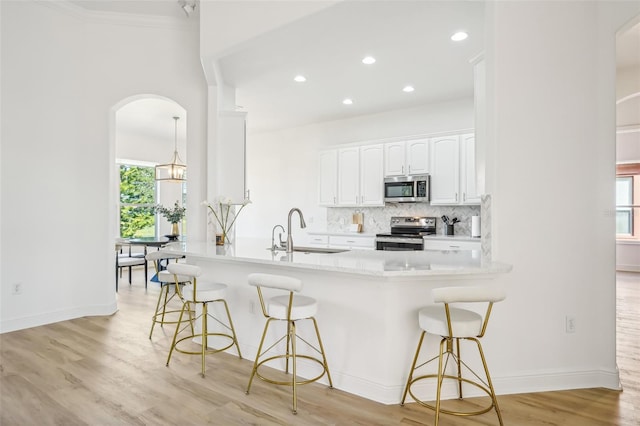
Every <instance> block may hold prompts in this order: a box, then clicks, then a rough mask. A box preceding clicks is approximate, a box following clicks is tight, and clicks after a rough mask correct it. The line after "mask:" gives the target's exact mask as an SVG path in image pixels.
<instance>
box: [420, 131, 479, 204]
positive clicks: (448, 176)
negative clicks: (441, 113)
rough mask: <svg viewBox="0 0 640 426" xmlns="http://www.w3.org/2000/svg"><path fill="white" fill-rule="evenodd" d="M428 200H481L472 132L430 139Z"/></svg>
mask: <svg viewBox="0 0 640 426" xmlns="http://www.w3.org/2000/svg"><path fill="white" fill-rule="evenodd" d="M430 148H431V153H430V159H431V167H430V169H431V173H430V175H431V204H432V205H460V204H480V197H479V195H478V194H477V190H476V188H477V186H476V170H475V138H474V135H473V134H472V133H465V134H462V135H450V136H441V137H437V138H432V139H431V147H430Z"/></svg>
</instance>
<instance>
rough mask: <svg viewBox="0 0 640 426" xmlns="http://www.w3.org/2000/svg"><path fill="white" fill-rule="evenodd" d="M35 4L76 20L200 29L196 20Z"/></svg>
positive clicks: (57, 1) (63, 2) (50, 0)
mask: <svg viewBox="0 0 640 426" xmlns="http://www.w3.org/2000/svg"><path fill="white" fill-rule="evenodd" d="M35 3H36V4H39V5H42V6H46V7H49V8H52V9H57V10H59V11H62V12H64V13H66V14H68V15H70V16H73V17H74V18H76V19H84V20H91V21H94V22H97V23H105V24H116V25H133V26H136V27H154V28H165V29H166V28H173V29H182V30H190V31H199V29H200V26H199V21H198V20H196V19H188V20H180V19H178V18H173V17H170V16H157V15H155V16H152V15H138V14H131V13H118V12H108V11H96V10H88V9H85V8H83V7H80V6H77V5H75V4H73V3H71V2H69V1H68V0H46V1H38V2H35ZM176 7H177V4H176Z"/></svg>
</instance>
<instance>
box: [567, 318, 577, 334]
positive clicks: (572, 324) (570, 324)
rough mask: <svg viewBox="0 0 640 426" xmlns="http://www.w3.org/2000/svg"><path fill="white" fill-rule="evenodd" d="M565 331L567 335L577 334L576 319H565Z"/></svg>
mask: <svg viewBox="0 0 640 426" xmlns="http://www.w3.org/2000/svg"><path fill="white" fill-rule="evenodd" d="M565 331H566V332H567V333H575V332H576V319H575V317H572V316H567V317H565Z"/></svg>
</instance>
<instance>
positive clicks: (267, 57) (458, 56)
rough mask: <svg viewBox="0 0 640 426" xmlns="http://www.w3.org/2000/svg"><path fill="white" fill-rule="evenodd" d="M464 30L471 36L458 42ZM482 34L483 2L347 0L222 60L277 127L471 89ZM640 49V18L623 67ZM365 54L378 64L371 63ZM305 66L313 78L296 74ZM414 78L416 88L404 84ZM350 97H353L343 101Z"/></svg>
mask: <svg viewBox="0 0 640 426" xmlns="http://www.w3.org/2000/svg"><path fill="white" fill-rule="evenodd" d="M188 1H191V0H188ZM201 1H214V0H201ZM72 3H74V4H75V5H76V6H80V7H83V8H85V9H88V10H90V11H92V12H100V11H104V12H108V13H130V14H140V15H147V16H148V15H153V16H162V17H173V18H175V19H181V20H183V21H185V20H189V21H193V22H194V24H197V23H198V22H197V21H198V20H199V16H198V8H196V13H195V14H193V15H192V16H191V17H187V15H186V14H185V13H184V11H183V10H182V9H181V7H180V4H179V1H177V0H138V1H132V0H122V1H105V0H73V1H72ZM250 3H251V2H247V7H251V5H250ZM217 4H218V5H220V4H223V2H220V3H217ZM200 25H201V26H202V25H204V23H202V22H200ZM458 30H465V31H466V32H468V33H469V38H468V39H467V40H464V41H462V42H458V43H456V42H453V41H451V40H450V36H451V35H452V34H453V33H454V32H455V31H458ZM483 33H484V3H483V2H482V1H425V0H419V1H394V0H390V1H341V2H338V3H337V4H335V5H333V6H330V7H327V8H325V9H322V10H320V11H319V12H316V13H313V14H311V15H308V16H306V17H303V18H301V19H298V20H296V21H294V22H292V23H289V24H287V25H284V26H280V27H278V28H276V29H275V30H271V31H268V32H266V33H264V34H261V35H260V36H258V37H253V38H251V39H249V40H248V41H245V42H242V43H239V44H237V45H236V46H233V48H231V49H227V50H226V51H225V52H224V53H222V54H220V55H218V56H217V57H216V64H215V65H216V69H217V70H218V71H219V77H221V78H222V80H223V82H224V83H225V84H226V85H228V86H231V87H235V89H236V90H235V93H236V102H235V103H236V105H237V107H238V109H240V110H245V111H247V112H248V126H249V127H250V128H251V129H252V130H254V131H259V130H273V129H279V128H287V127H294V126H300V125H305V124H310V123H315V122H321V121H328V120H339V119H344V118H350V117H356V116H358V115H364V114H374V113H378V112H383V111H389V110H396V109H402V108H411V107H414V106H418V105H421V104H425V103H431V102H439V101H443V100H450V99H459V98H464V97H471V96H472V95H473V69H472V65H471V64H470V62H469V61H470V59H472V58H473V57H474V56H475V55H477V54H479V53H480V52H482V50H483V43H484V41H483ZM639 52H640V24H638V25H635V27H633V28H631V29H629V30H627V31H625V32H624V33H623V34H621V35H620V36H619V37H618V41H617V60H618V68H621V67H632V66H640V53H639ZM366 55H372V56H374V57H375V58H376V60H377V61H376V63H375V64H373V65H364V64H363V63H362V62H361V60H362V58H363V57H364V56H366ZM297 74H303V75H304V76H305V77H306V78H307V81H306V82H305V83H296V82H294V81H293V77H294V76H295V75H297ZM405 85H412V86H413V87H414V88H415V91H414V92H412V93H405V92H403V91H402V88H403V87H404V86H405ZM347 97H349V98H351V99H353V104H352V105H344V104H343V103H342V100H343V99H344V98H347ZM147 125H148V124H147Z"/></svg>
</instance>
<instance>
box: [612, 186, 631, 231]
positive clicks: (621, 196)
mask: <svg viewBox="0 0 640 426" xmlns="http://www.w3.org/2000/svg"><path fill="white" fill-rule="evenodd" d="M632 206H633V176H623V177H618V178H616V234H619V235H633V207H632Z"/></svg>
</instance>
